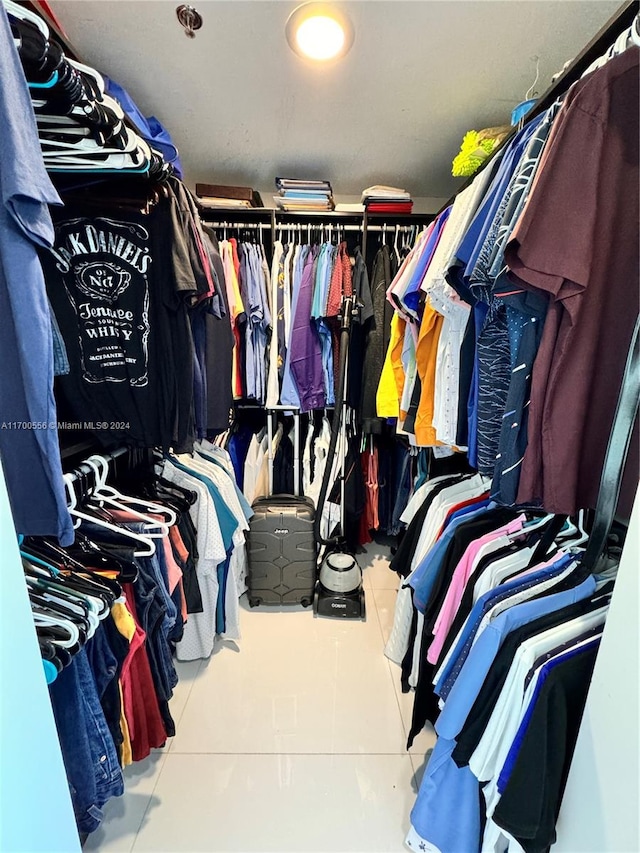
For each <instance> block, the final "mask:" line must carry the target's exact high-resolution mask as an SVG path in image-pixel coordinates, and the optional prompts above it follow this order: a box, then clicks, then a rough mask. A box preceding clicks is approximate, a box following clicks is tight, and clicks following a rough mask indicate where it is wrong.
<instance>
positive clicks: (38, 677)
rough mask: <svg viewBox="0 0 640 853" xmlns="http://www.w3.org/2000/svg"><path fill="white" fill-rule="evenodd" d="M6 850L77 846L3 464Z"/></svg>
mask: <svg viewBox="0 0 640 853" xmlns="http://www.w3.org/2000/svg"><path fill="white" fill-rule="evenodd" d="M0 553H1V554H2V571H1V572H0V673H1V676H0V687H1V696H0V703H1V704H0V744H2V746H1V747H0V762H1V763H2V771H1V772H0V803H2V820H0V850H5V851H17V850H25V851H26V850H29V851H32V853H38V851H42V853H76V851H79V850H80V843H79V840H78V831H77V829H76V823H75V820H74V817H73V810H72V808H71V798H70V797H69V788H68V785H67V777H66V773H65V769H64V765H63V763H62V755H61V752H60V744H59V741H58V734H57V732H56V727H55V723H54V719H53V713H52V710H51V703H50V702H49V696H48V690H47V685H46V683H45V680H44V678H43V677H42V658H41V657H40V649H39V647H38V643H37V640H36V635H35V633H34V630H33V617H32V616H31V608H30V606H29V599H28V597H27V588H26V586H25V582H24V571H23V568H22V563H21V562H20V554H19V551H18V545H17V542H16V536H15V528H14V526H13V519H12V517H11V509H10V507H9V500H8V497H7V489H6V486H5V481H4V476H3V473H2V468H0Z"/></svg>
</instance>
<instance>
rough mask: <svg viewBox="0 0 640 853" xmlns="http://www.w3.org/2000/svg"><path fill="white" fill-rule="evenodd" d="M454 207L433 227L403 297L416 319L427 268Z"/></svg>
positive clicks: (442, 215)
mask: <svg viewBox="0 0 640 853" xmlns="http://www.w3.org/2000/svg"><path fill="white" fill-rule="evenodd" d="M452 207H453V205H451V206H450V207H447V208H445V209H444V210H443V211H442V213H441V214H440V216H439V217H438V218H437V219H436V221H435V223H434V226H433V230H432V231H431V234H430V235H429V236H428V238H427V241H426V243H425V244H424V246H423V248H422V252H421V253H420V257H419V258H418V260H417V261H416V265H415V267H414V269H413V273H412V275H411V278H410V280H409V284H408V285H407V287H406V289H405V292H404V296H403V297H402V301H403V302H404V304H405V305H406V307H407V308H408V309H409V311H410V312H411V313H413V314H415V316H416V317H417V314H418V305H419V304H420V295H421V291H420V285H421V284H422V280H423V279H424V275H425V273H426V271H427V267H428V266H429V263H430V262H431V258H432V257H433V253H434V252H435V250H436V247H437V245H438V240H439V239H440V235H441V234H442V230H443V228H444V226H445V225H446V224H447V221H448V219H449V215H450V214H451V210H452Z"/></svg>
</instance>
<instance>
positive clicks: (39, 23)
mask: <svg viewBox="0 0 640 853" xmlns="http://www.w3.org/2000/svg"><path fill="white" fill-rule="evenodd" d="M2 3H3V5H4V8H5V9H6V10H7V12H8V13H9V14H10V15H13V17H14V18H20V20H22V21H31V23H32V24H35V25H36V27H37V28H38V29H39V30H40V32H41V33H42V35H43V36H44V37H45V38H46V39H47V41H48V40H49V35H50V34H49V27H48V26H47V25H46V23H45V21H43V20H42V18H41V17H40V15H36V13H35V12H30V11H29V9H25V7H24V6H18V4H17V3H13V2H12V0H2Z"/></svg>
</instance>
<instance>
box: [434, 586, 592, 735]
mask: <svg viewBox="0 0 640 853" xmlns="http://www.w3.org/2000/svg"><path fill="white" fill-rule="evenodd" d="M595 589H596V581H595V579H594V578H593V576H589V577H588V578H586V580H584V581H582V583H580V584H579V585H578V586H576V587H573V588H572V589H568V590H565V591H563V592H556V593H553V594H552V595H545V596H542V598H537V599H533V600H530V601H525V602H523V603H522V604H516V605H515V606H514V607H509V608H508V609H507V610H505V611H504V612H503V613H500V615H499V616H497V617H496V618H495V619H494V620H493V621H492V622H491V624H490V625H487V627H486V628H485V629H484V631H483V632H482V633H481V634H480V636H479V637H478V639H477V640H476V642H475V643H474V644H473V646H472V648H471V651H470V652H469V656H468V657H467V660H466V661H465V665H464V666H463V667H462V670H461V672H460V674H459V675H458V678H457V679H456V682H455V684H454V685H453V688H452V690H451V693H450V694H449V698H448V699H447V701H446V703H445V706H444V708H443V709H442V712H441V713H440V716H439V717H438V719H437V721H436V724H435V729H436V732H437V733H438V734H439V735H441V736H442V737H445V738H450V739H453V738H455V737H456V736H457V735H458V734H459V733H460V731H461V729H462V727H463V725H464V723H465V721H466V719H467V716H468V714H469V711H470V710H471V708H472V706H473V703H474V702H475V700H476V697H477V695H478V693H479V691H480V688H481V687H482V685H483V683H484V680H485V678H486V676H487V673H488V672H489V668H490V667H491V664H492V663H493V661H494V659H495V656H496V654H497V653H498V651H499V649H500V647H501V646H502V643H503V640H504V638H505V637H506V636H507V634H508V633H510V632H511V631H515V630H516V628H520V626H522V625H526V624H527V623H528V622H532V621H533V620H534V619H537V618H538V617H539V616H544V615H546V614H547V613H553V612H554V611H556V610H560V609H562V608H563V607H567V606H568V605H569V604H575V603H576V602H577V601H583V600H584V599H585V598H589V597H590V596H592V595H593V593H594V592H595Z"/></svg>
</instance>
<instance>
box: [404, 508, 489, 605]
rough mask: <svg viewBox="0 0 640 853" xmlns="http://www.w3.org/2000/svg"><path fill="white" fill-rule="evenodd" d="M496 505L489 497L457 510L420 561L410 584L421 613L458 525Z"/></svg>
mask: <svg viewBox="0 0 640 853" xmlns="http://www.w3.org/2000/svg"><path fill="white" fill-rule="evenodd" d="M495 506H497V504H491V503H490V502H489V500H488V499H487V500H483V501H480V502H479V503H478V504H471V505H469V506H468V507H466V506H465V507H462V508H461V509H459V510H456V512H454V513H453V515H452V516H451V519H450V520H449V524H448V525H447V526H446V527H445V529H444V532H443V533H442V536H440V538H439V539H438V541H437V542H435V543H434V544H433V545H432V546H431V548H430V549H429V550H428V551H427V553H426V554H425V555H424V557H423V558H422V560H421V561H420V563H418V565H417V567H416V570H415V572H414V573H413V574H412V575H411V577H410V578H409V581H408V585H409V586H410V587H411V588H412V589H413V604H414V606H415V607H416V608H417V609H418V610H419V611H420V612H421V613H424V611H425V608H426V606H427V601H428V600H429V596H430V594H431V590H432V589H433V585H434V583H435V581H436V578H437V577H438V573H439V572H440V569H441V568H442V561H443V560H444V558H445V555H446V553H447V548H448V547H449V543H450V542H451V540H452V539H453V536H454V534H455V532H456V530H457V529H458V527H460V525H461V524H462V523H463V522H466V521H470V520H471V519H472V518H476V517H477V516H479V515H482V514H483V513H484V512H486V510H487V509H492V508H493V507H495Z"/></svg>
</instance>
